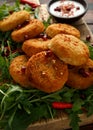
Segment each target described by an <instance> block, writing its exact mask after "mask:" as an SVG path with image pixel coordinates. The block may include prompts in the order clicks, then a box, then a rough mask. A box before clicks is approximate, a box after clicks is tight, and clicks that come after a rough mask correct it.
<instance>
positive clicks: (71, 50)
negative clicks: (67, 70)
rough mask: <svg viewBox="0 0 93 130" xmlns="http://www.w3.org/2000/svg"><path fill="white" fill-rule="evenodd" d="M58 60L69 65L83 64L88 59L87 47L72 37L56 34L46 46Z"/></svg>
mask: <svg viewBox="0 0 93 130" xmlns="http://www.w3.org/2000/svg"><path fill="white" fill-rule="evenodd" d="M48 47H49V49H50V50H52V51H53V52H54V53H55V54H56V55H57V56H58V57H59V58H60V60H63V61H64V62H65V63H67V64H70V65H76V66H79V65H82V64H85V63H86V62H87V60H88V58H89V49H88V47H87V45H86V44H85V43H84V42H83V41H81V40H80V39H78V38H76V37H75V36H72V35H67V34H58V35H56V36H55V37H54V38H52V40H51V41H50V43H49V44H48Z"/></svg>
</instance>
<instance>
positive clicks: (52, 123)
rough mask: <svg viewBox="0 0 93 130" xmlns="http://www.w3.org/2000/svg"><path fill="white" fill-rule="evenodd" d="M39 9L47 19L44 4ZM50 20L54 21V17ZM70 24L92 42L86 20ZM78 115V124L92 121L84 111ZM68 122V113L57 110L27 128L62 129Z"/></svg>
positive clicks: (40, 16) (68, 126)
mask: <svg viewBox="0 0 93 130" xmlns="http://www.w3.org/2000/svg"><path fill="white" fill-rule="evenodd" d="M32 2H33V0H32ZM34 2H35V3H36V4H39V1H38V0H34ZM42 10H43V11H42ZM39 11H40V14H39V19H40V20H44V19H45V20H47V18H48V17H49V13H48V11H47V6H46V4H42V5H41V6H40V8H39ZM51 22H54V19H53V21H51ZM55 22H56V21H55ZM72 25H73V26H75V27H76V28H78V30H79V31H80V33H81V37H80V39H81V40H83V41H86V37H87V36H88V35H89V36H90V37H91V38H90V42H91V43H92V42H93V36H92V32H91V31H90V29H89V28H88V26H87V24H86V22H85V21H84V20H83V19H81V20H79V21H78V22H75V23H74V24H72ZM79 117H80V119H81V122H80V123H79V125H80V126H82V125H87V124H90V123H92V122H93V115H92V116H89V117H87V113H86V111H85V112H84V113H83V114H80V115H79ZM69 124H70V119H69V118H68V114H67V113H65V112H64V111H58V113H57V117H55V118H53V119H45V120H44V119H43V120H40V121H39V122H35V123H33V124H31V125H29V127H28V128H27V130H36V129H38V130H47V129H51V128H52V129H53V130H62V129H68V128H71V127H70V125H69Z"/></svg>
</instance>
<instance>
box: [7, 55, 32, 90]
mask: <svg viewBox="0 0 93 130" xmlns="http://www.w3.org/2000/svg"><path fill="white" fill-rule="evenodd" d="M27 61H28V57H27V56H26V55H21V56H17V57H15V58H14V59H13V60H12V62H11V64H10V67H9V72H10V75H11V77H12V78H13V80H14V81H15V82H16V83H18V84H20V85H21V86H23V87H26V88H29V87H33V86H34V84H33V83H32V82H31V81H29V80H28V78H27V77H26V74H25V71H26V64H27Z"/></svg>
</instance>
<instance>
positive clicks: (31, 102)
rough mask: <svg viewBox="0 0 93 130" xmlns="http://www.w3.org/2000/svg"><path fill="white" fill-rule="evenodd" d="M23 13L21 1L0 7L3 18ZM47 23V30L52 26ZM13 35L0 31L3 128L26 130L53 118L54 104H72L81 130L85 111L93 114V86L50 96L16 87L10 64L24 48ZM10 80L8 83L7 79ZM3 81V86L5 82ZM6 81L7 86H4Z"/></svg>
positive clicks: (0, 122) (75, 122) (0, 116)
mask: <svg viewBox="0 0 93 130" xmlns="http://www.w3.org/2000/svg"><path fill="white" fill-rule="evenodd" d="M24 6H25V7H24V9H25V10H27V11H30V12H31V13H32V14H34V15H35V18H36V17H37V18H38V16H37V15H38V13H37V12H35V11H36V10H32V8H31V7H30V6H29V5H24ZM18 10H20V2H19V1H18V0H17V1H16V4H15V5H14V6H13V7H11V6H9V5H7V4H4V5H2V6H1V7H0V18H1V19H3V18H5V17H6V16H7V15H10V12H11V11H18ZM49 22H50V18H49V19H48V21H46V22H45V21H44V24H45V27H47V26H48V25H49ZM10 34H11V32H10V31H9V32H6V33H3V32H0V82H1V83H0V129H4V130H26V128H27V127H28V125H29V124H32V123H34V122H36V121H39V120H42V119H45V120H47V119H49V118H51V119H53V118H55V117H56V115H57V112H58V111H57V110H55V109H53V108H52V106H51V104H52V102H54V101H60V102H68V103H72V104H73V107H72V108H71V109H65V110H64V111H65V112H66V113H68V116H69V118H70V120H71V121H70V126H71V127H72V130H79V124H78V123H79V122H80V121H81V120H80V117H79V114H82V113H83V112H84V111H86V112H87V116H90V115H92V114H93V86H91V87H90V88H88V89H86V90H76V89H73V88H69V87H67V86H64V88H62V90H60V91H57V92H55V93H51V94H47V93H44V92H42V91H40V90H38V89H30V90H29V89H23V88H21V86H19V85H18V84H13V83H12V79H11V76H10V74H9V71H8V69H9V64H10V61H11V60H12V59H13V58H14V57H16V56H17V55H20V54H21V51H20V48H21V45H19V44H18V43H17V44H16V43H15V42H14V41H12V39H11V37H10ZM89 50H90V57H91V59H93V54H92V52H93V47H92V46H90V45H89ZM6 79H7V80H6ZM2 82H3V83H2ZM4 82H5V83H4Z"/></svg>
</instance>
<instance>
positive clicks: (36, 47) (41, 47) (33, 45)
mask: <svg viewBox="0 0 93 130" xmlns="http://www.w3.org/2000/svg"><path fill="white" fill-rule="evenodd" d="M49 42H50V40H49V39H47V40H44V39H43V38H36V39H30V40H26V41H25V42H24V43H23V45H22V50H23V51H24V52H25V54H26V55H27V56H29V57H30V56H32V55H34V54H36V53H38V52H41V51H45V50H48V43H49Z"/></svg>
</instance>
